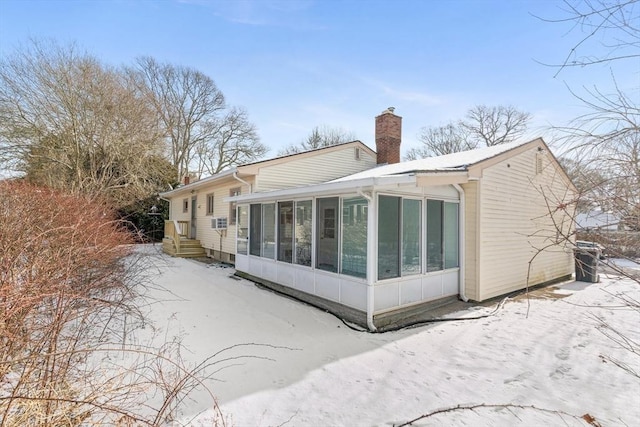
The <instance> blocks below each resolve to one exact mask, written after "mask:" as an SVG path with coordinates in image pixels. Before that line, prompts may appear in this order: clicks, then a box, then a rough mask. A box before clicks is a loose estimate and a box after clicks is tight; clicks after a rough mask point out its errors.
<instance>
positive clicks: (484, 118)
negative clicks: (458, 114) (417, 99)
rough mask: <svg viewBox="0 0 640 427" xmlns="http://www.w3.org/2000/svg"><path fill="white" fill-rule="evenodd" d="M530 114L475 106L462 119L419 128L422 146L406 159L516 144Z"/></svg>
mask: <svg viewBox="0 0 640 427" xmlns="http://www.w3.org/2000/svg"><path fill="white" fill-rule="evenodd" d="M530 120H531V115H530V114H529V113H526V112H524V111H520V110H518V109H517V108H515V107H513V106H502V105H500V106H496V107H488V106H486V105H476V106H475V107H473V108H471V109H470V110H469V111H467V114H466V117H465V118H464V119H463V120H458V121H456V122H450V123H448V124H447V125H444V126H438V127H425V128H422V130H421V133H420V135H418V139H419V140H420V142H421V144H422V145H421V146H420V147H418V148H415V147H414V148H411V149H410V150H409V151H408V152H407V154H406V156H405V159H406V160H414V159H421V158H425V157H430V156H440V155H443V154H450V153H457V152H459V151H465V150H472V149H474V148H477V147H479V146H487V147H491V146H493V145H498V144H505V143H508V142H512V141H515V140H516V139H518V138H519V137H521V136H522V135H523V134H524V132H525V131H526V129H527V125H528V124H529V121H530Z"/></svg>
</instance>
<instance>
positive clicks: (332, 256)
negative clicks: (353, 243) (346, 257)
mask: <svg viewBox="0 0 640 427" xmlns="http://www.w3.org/2000/svg"><path fill="white" fill-rule="evenodd" d="M338 225H339V223H338V198H337V197H329V198H326V199H325V198H323V199H318V224H317V226H318V233H317V236H318V240H317V244H318V250H317V258H318V259H317V262H316V266H317V267H318V268H319V269H321V270H326V271H332V272H334V273H337V272H338Z"/></svg>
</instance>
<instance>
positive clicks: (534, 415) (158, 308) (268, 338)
mask: <svg viewBox="0 0 640 427" xmlns="http://www.w3.org/2000/svg"><path fill="white" fill-rule="evenodd" d="M147 248H151V247H149V246H147ZM153 248H154V249H155V250H159V249H157V247H153ZM146 250H148V251H149V250H151V249H146ZM158 257H159V258H158V259H159V260H161V261H162V262H160V263H158V269H159V274H158V275H157V277H156V279H155V282H156V284H157V285H159V286H161V287H164V288H166V289H167V290H169V291H170V292H171V293H169V292H160V291H155V292H156V294H157V295H156V296H157V297H159V298H162V299H164V301H162V302H159V303H157V304H154V305H153V306H152V307H153V310H152V312H151V315H152V317H153V318H154V319H155V321H156V325H157V326H159V327H161V328H163V332H164V334H165V336H167V337H172V336H174V335H178V336H180V337H181V340H182V343H183V344H184V345H185V346H186V348H187V349H189V353H186V354H184V353H183V356H185V357H186V358H188V359H190V360H192V361H193V362H194V363H197V362H199V361H202V360H203V359H205V358H206V357H208V356H210V355H212V354H214V353H216V352H218V351H220V350H222V349H225V348H228V347H230V346H233V345H236V344H248V345H245V346H241V347H234V348H231V349H229V350H225V351H224V352H223V353H221V354H220V355H218V356H216V358H215V359H216V360H217V364H216V365H214V367H213V368H212V370H215V371H216V372H215V373H213V372H212V374H213V376H214V379H213V380H211V381H209V382H208V383H207V385H208V387H210V389H211V390H212V392H213V393H214V394H215V396H216V397H217V400H218V403H219V404H220V407H221V410H222V413H223V414H224V416H225V418H226V419H227V421H228V425H235V426H273V425H291V426H319V425H323V426H325V425H331V426H390V425H393V424H399V423H402V422H406V421H409V420H411V419H413V418H416V417H419V416H420V415H421V414H425V413H428V412H432V411H435V410H438V409H443V408H451V407H455V406H457V405H469V406H471V405H488V406H485V407H483V406H480V407H477V408H476V409H474V410H454V411H449V412H444V413H441V414H438V415H435V416H433V417H430V418H427V419H425V420H422V421H418V422H417V423H415V424H414V425H433V426H439V425H468V426H483V425H485V426H495V425H514V424H518V425H542V424H548V425H570V426H572V425H575V426H584V425H587V422H586V421H584V420H583V419H580V418H579V417H582V416H583V415H585V414H589V415H590V416H593V417H595V419H596V420H597V421H598V422H600V423H602V424H603V425H638V422H639V420H640V405H638V402H639V401H640V379H639V378H638V377H636V376H633V375H631V374H630V373H628V372H627V371H625V370H623V369H622V368H620V367H618V366H616V365H615V364H614V363H612V362H611V361H612V360H617V361H619V362H621V363H624V364H626V365H628V366H629V367H630V368H631V369H633V370H635V371H636V372H640V366H639V361H640V360H639V358H638V356H637V355H636V356H634V355H633V354H632V353H631V352H630V351H628V350H626V349H624V348H622V347H621V346H620V345H618V344H617V343H616V342H614V341H613V340H612V339H611V338H609V337H607V336H606V335H605V332H606V329H603V327H602V325H601V323H600V322H601V321H602V322H606V323H608V324H609V325H611V326H612V327H613V328H615V329H616V330H617V331H621V332H623V333H624V334H625V335H626V336H627V337H628V338H631V339H634V340H635V341H636V342H638V341H640V331H639V328H638V325H639V324H640V315H639V313H640V312H639V311H638V309H637V308H636V309H635V310H634V309H630V308H629V307H627V306H625V305H624V304H623V302H622V300H621V299H620V296H622V295H624V296H625V298H627V300H629V299H634V300H635V301H638V300H640V286H639V285H638V283H637V282H634V281H632V280H630V279H621V278H617V277H612V276H606V275H605V274H601V275H600V277H601V282H600V283H582V282H569V283H565V284H562V285H559V286H556V287H549V288H545V289H539V290H536V291H534V292H532V293H531V294H530V296H529V298H527V297H526V296H524V295H522V296H518V297H515V298H511V299H508V300H506V301H502V302H500V301H497V302H493V303H491V304H484V305H471V304H469V305H468V308H467V309H466V310H464V311H463V312H460V313H452V314H451V317H477V316H480V315H485V314H490V313H493V314H492V315H491V316H490V317H487V318H482V319H478V320H468V321H452V322H442V323H432V324H428V325H425V326H421V327H418V328H413V329H405V330H401V331H397V332H390V333H384V334H369V333H364V332H356V331H354V330H351V329H349V328H347V327H346V326H345V325H344V324H343V323H342V322H341V321H340V320H339V319H337V318H335V317H333V316H332V315H330V314H327V313H325V312H323V311H321V310H318V309H316V308H313V307H311V306H308V305H305V304H302V303H300V302H297V301H294V300H291V299H289V298H286V297H284V296H280V295H277V294H275V293H272V292H270V291H267V290H264V289H261V288H258V287H257V286H255V285H254V284H253V283H251V282H249V281H246V280H237V279H236V278H232V277H231V275H232V274H233V269H232V268H230V267H223V266H221V265H219V264H206V263H201V262H198V261H195V260H186V259H177V258H169V257H167V256H165V255H161V254H158ZM598 319H601V320H598ZM254 344H255V345H254ZM243 356H246V357H243ZM237 357H240V358H237ZM223 359H229V360H226V361H224V360H223ZM207 396H208V395H207V394H206V393H204V391H202V390H201V391H198V392H196V393H195V394H194V395H192V396H191V398H192V400H191V401H188V402H187V403H186V406H185V407H184V408H183V412H182V414H183V418H182V423H181V424H189V425H193V426H199V425H202V426H204V425H211V419H212V418H213V417H214V416H215V415H214V414H215V413H214V411H213V410H212V409H211V408H212V406H213V402H212V401H211V399H210V398H209V397H207ZM505 404H509V405H514V406H512V407H509V408H505V407H502V406H500V405H505ZM490 405H498V406H490ZM516 406H519V407H516ZM534 407H535V408H537V409H534ZM574 416H575V417H574Z"/></svg>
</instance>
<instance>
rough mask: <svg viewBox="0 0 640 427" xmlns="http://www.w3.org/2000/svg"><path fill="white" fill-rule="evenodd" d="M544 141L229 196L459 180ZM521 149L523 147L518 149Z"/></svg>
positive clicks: (246, 197) (245, 197)
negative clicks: (483, 165)
mask: <svg viewBox="0 0 640 427" xmlns="http://www.w3.org/2000/svg"><path fill="white" fill-rule="evenodd" d="M540 144H542V145H544V141H543V140H542V139H540V138H537V139H534V140H532V141H527V142H513V143H508V144H501V145H496V146H493V147H486V148H477V149H474V150H468V151H461V152H459V153H453V154H446V155H444V156H436V157H429V158H426V159H419V160H412V161H408V162H402V163H394V164H390V165H384V166H378V167H374V168H372V169H368V170H366V171H363V172H358V173H356V174H353V175H348V176H345V177H343V178H338V179H335V180H333V181H329V182H325V183H319V184H312V185H307V186H303V187H296V188H288V189H284V190H274V191H267V192H260V193H252V194H246V195H240V196H236V197H229V198H226V199H225V200H226V201H239V202H244V201H261V200H269V199H273V198H279V197H291V196H301V195H308V194H316V195H318V194H330V193H331V192H332V191H334V192H341V191H353V189H364V188H368V187H372V186H381V185H415V184H416V182H417V180H418V178H419V177H421V176H423V177H430V178H433V177H434V176H448V177H450V178H451V179H452V180H453V181H452V182H455V179H456V178H458V176H459V175H465V177H466V176H467V171H468V168H469V167H470V166H474V165H479V164H480V163H482V162H485V161H488V160H490V159H493V158H496V157H498V156H500V155H502V154H506V153H507V152H509V151H512V150H517V149H518V148H521V147H522V148H523V149H528V148H530V147H531V146H535V145H540ZM518 151H520V150H518Z"/></svg>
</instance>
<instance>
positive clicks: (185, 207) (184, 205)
mask: <svg viewBox="0 0 640 427" xmlns="http://www.w3.org/2000/svg"><path fill="white" fill-rule="evenodd" d="M182 212H189V199H182Z"/></svg>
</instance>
